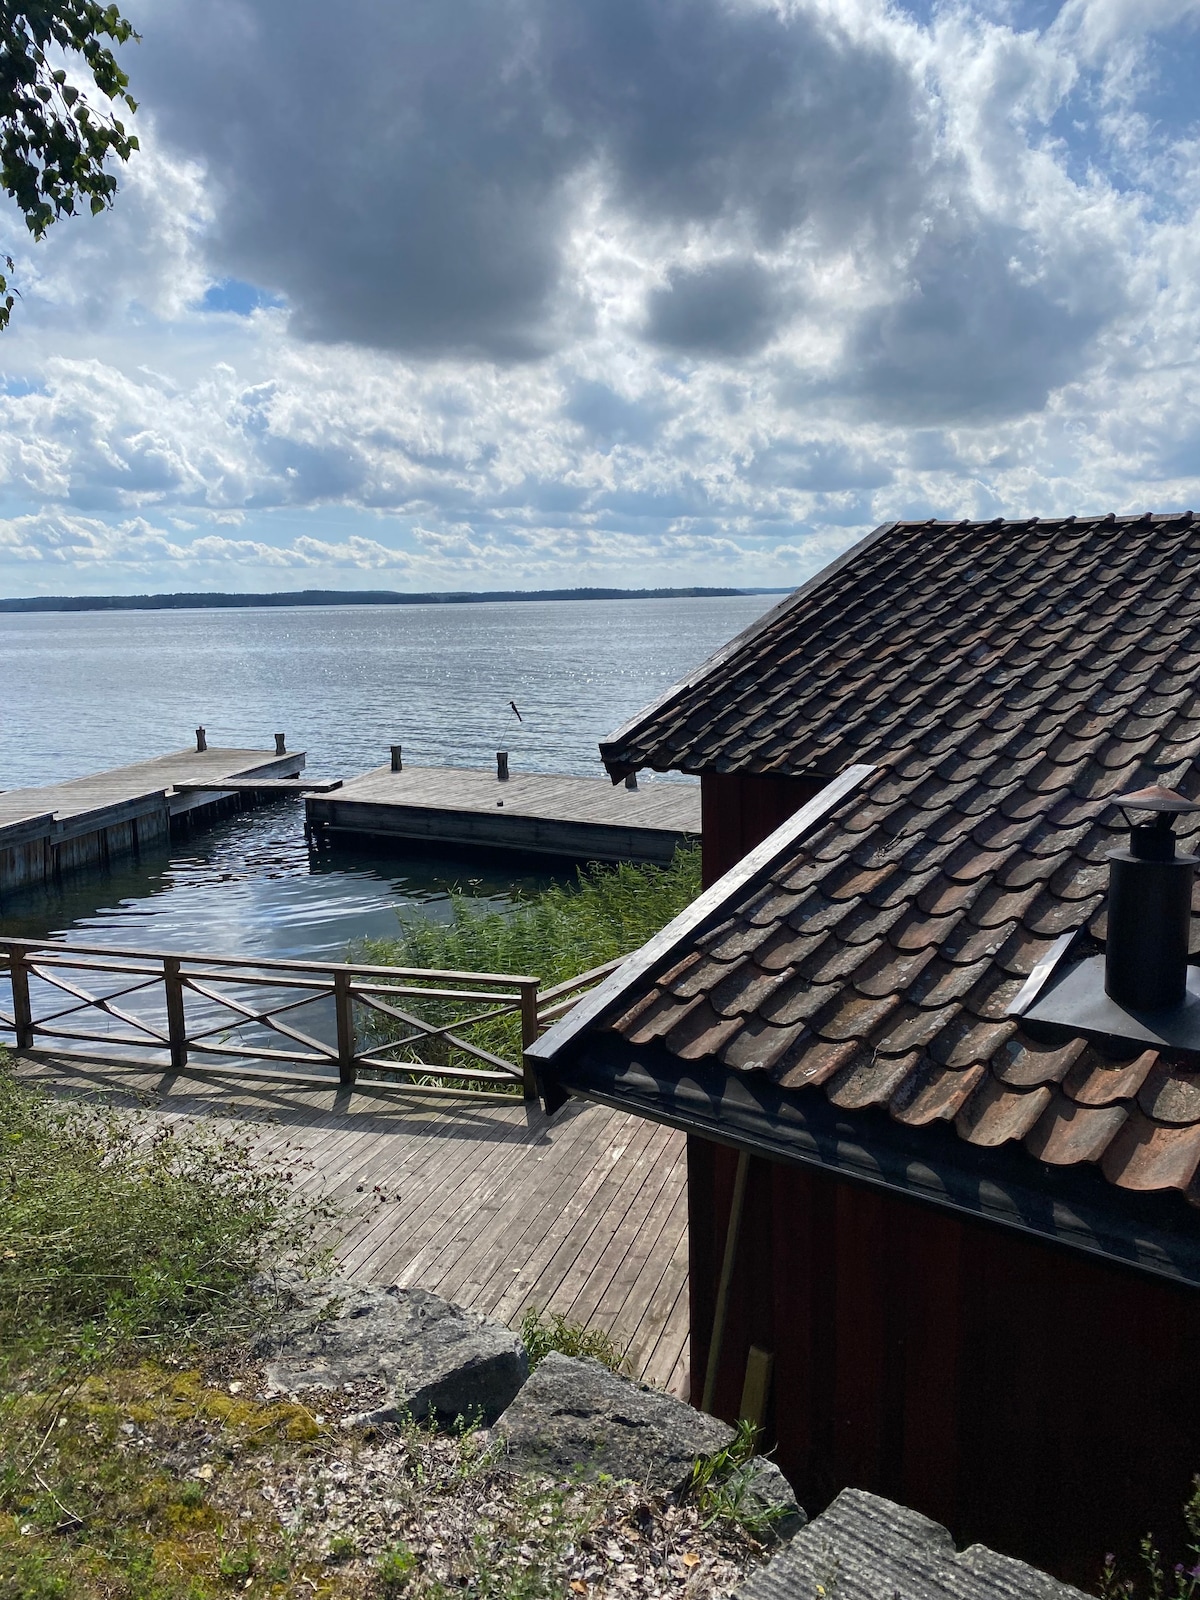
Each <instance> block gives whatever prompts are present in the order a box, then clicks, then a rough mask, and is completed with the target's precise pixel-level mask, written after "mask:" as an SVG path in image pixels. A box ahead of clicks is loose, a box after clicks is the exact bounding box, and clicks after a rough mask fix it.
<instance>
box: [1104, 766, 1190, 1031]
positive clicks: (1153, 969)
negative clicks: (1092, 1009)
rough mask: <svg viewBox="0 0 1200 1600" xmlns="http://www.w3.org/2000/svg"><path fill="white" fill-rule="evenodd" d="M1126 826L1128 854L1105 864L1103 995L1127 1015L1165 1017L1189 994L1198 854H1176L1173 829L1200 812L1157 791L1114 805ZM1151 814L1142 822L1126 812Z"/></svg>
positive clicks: (1168, 792) (1114, 856)
mask: <svg viewBox="0 0 1200 1600" xmlns="http://www.w3.org/2000/svg"><path fill="white" fill-rule="evenodd" d="M1116 803H1117V804H1118V805H1120V806H1121V807H1122V809H1123V810H1124V811H1125V813H1126V820H1127V821H1128V822H1129V823H1130V831H1129V848H1128V850H1114V851H1113V852H1112V854H1111V855H1110V856H1109V858H1108V935H1107V938H1106V941H1105V952H1104V988H1105V991H1106V993H1107V994H1108V995H1109V996H1110V998H1112V999H1113V1000H1115V1001H1116V1002H1117V1004H1118V1005H1120V1006H1124V1007H1125V1008H1126V1010H1128V1011H1164V1010H1167V1009H1168V1008H1170V1007H1171V1006H1178V1005H1182V1003H1183V999H1184V996H1185V995H1186V993H1187V967H1188V946H1189V944H1190V942H1191V932H1192V881H1193V878H1194V875H1195V870H1196V866H1197V864H1198V862H1197V858H1196V857H1195V856H1188V855H1179V854H1177V853H1176V849H1175V834H1174V832H1173V831H1172V823H1173V821H1174V819H1175V817H1176V816H1179V815H1180V814H1182V813H1184V812H1192V811H1197V810H1200V806H1197V805H1194V804H1193V803H1192V802H1191V801H1189V800H1185V799H1184V797H1183V796H1182V795H1179V794H1175V793H1174V792H1173V791H1172V790H1170V789H1163V788H1160V787H1158V786H1157V785H1156V786H1154V787H1152V788H1150V789H1142V790H1139V791H1138V792H1137V793H1136V794H1131V795H1124V796H1122V797H1121V798H1120V799H1119V800H1118V801H1117V802H1116ZM1131 812H1132V813H1138V814H1148V815H1149V817H1150V820H1149V821H1147V822H1137V821H1134V820H1133V818H1132V817H1131V816H1130V813H1131Z"/></svg>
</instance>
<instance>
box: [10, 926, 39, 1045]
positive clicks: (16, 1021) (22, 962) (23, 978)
mask: <svg viewBox="0 0 1200 1600" xmlns="http://www.w3.org/2000/svg"><path fill="white" fill-rule="evenodd" d="M8 973H9V977H10V979H11V980H12V1002H13V1026H14V1028H15V1030H16V1035H17V1049H18V1050H32V1049H33V1008H32V1007H31V1006H30V1004H29V961H28V959H27V957H26V955H25V952H24V950H14V949H12V947H11V946H10V947H9V952H8Z"/></svg>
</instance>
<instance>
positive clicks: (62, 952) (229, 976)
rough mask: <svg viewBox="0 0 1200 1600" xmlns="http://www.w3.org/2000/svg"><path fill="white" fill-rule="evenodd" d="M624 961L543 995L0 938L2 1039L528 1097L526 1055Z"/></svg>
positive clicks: (464, 978) (410, 974) (492, 979)
mask: <svg viewBox="0 0 1200 1600" xmlns="http://www.w3.org/2000/svg"><path fill="white" fill-rule="evenodd" d="M619 964H620V963H619V962H616V961H612V962H607V963H606V964H605V965H604V966H602V967H596V968H594V969H593V970H592V971H590V972H585V973H581V974H580V975H579V976H578V977H576V978H572V979H568V981H567V982H566V983H560V984H557V985H556V986H555V987H554V988H552V989H547V990H546V991H544V992H543V993H541V994H540V995H539V986H538V980H537V979H536V978H528V977H515V976H512V975H509V974H497V973H487V972H440V971H433V970H429V969H425V968H408V967H379V966H357V965H354V964H352V963H346V962H335V961H276V960H267V959H260V958H258V957H251V956H215V955H193V954H181V953H177V952H174V951H167V952H164V951H155V950H138V949H108V948H100V947H96V946H91V945H72V944H67V943H60V942H58V941H53V940H47V941H39V940H33V939H6V938H0V1043H4V1042H11V1043H13V1044H15V1045H16V1047H17V1048H18V1049H19V1050H36V1049H42V1050H52V1051H54V1052H55V1053H56V1054H60V1055H67V1054H69V1055H71V1056H73V1057H76V1058H83V1059H88V1060H97V1061H102V1062H107V1063H110V1064H111V1063H113V1062H114V1061H116V1060H123V1061H127V1062H128V1063H129V1064H130V1065H134V1066H145V1067H151V1068H153V1067H161V1068H163V1069H164V1070H176V1071H179V1070H182V1069H184V1068H187V1069H189V1070H196V1069H197V1058H201V1059H202V1060H204V1061H207V1062H208V1063H209V1064H210V1066H211V1065H213V1064H214V1063H215V1064H219V1066H220V1069H221V1070H222V1071H228V1070H230V1068H231V1067H236V1066H237V1064H238V1063H246V1064H247V1065H245V1066H242V1067H238V1070H239V1071H240V1072H242V1073H244V1074H248V1075H251V1076H256V1077H257V1076H263V1075H264V1074H263V1073H261V1072H258V1071H255V1070H253V1069H252V1067H251V1066H250V1065H248V1064H251V1063H258V1064H262V1065H264V1066H267V1067H268V1068H269V1075H270V1076H272V1077H279V1076H281V1075H282V1076H286V1077H288V1078H289V1079H291V1080H293V1081H296V1079H297V1076H298V1075H297V1073H294V1072H293V1073H286V1072H284V1069H285V1068H297V1069H309V1071H308V1072H307V1073H305V1074H303V1075H302V1076H299V1081H302V1082H309V1081H312V1082H318V1083H328V1082H330V1081H332V1079H333V1071H331V1070H330V1069H335V1070H336V1076H337V1080H338V1081H339V1082H340V1083H342V1084H353V1083H354V1082H355V1080H356V1079H357V1077H358V1075H359V1073H360V1072H362V1071H364V1070H366V1071H369V1072H371V1073H372V1075H374V1074H375V1073H383V1074H386V1075H387V1076H388V1077H394V1076H396V1075H399V1076H400V1078H401V1079H402V1080H408V1081H411V1080H413V1079H425V1080H428V1079H430V1078H434V1079H438V1080H447V1081H449V1082H450V1083H454V1082H460V1083H463V1084H466V1083H472V1084H477V1085H482V1086H484V1087H488V1088H495V1089H500V1088H504V1089H507V1088H509V1087H511V1086H513V1085H515V1084H520V1085H521V1086H522V1089H523V1091H524V1094H525V1096H526V1097H527V1098H529V1097H532V1095H533V1093H534V1084H533V1078H532V1074H531V1072H530V1070H529V1069H528V1067H527V1066H526V1063H525V1054H524V1053H525V1051H526V1050H527V1049H528V1047H529V1046H530V1045H531V1044H532V1043H533V1041H534V1040H535V1039H536V1038H537V1036H538V1034H539V1032H541V1031H542V1030H543V1029H544V1028H545V1027H547V1026H548V1025H549V1024H550V1023H551V1022H552V1021H554V1020H555V1019H556V1018H557V1017H559V1016H562V1015H563V1014H564V1013H565V1012H566V1011H569V1010H570V1008H571V1007H572V1006H573V1005H574V1004H576V1002H577V1001H578V1000H579V999H580V998H581V997H582V994H583V992H584V991H586V990H587V989H589V988H591V987H592V986H593V985H594V984H596V983H598V982H599V981H600V980H601V979H602V978H603V977H605V976H607V974H608V973H609V972H611V971H612V970H613V969H614V968H615V967H617V966H618V965H619ZM6 990H7V993H6V992H5V991H6ZM5 1000H7V1001H8V1004H7V1006H6V1005H5V1003H4V1002H5ZM305 1007H307V1008H309V1010H308V1014H307V1016H306V1017H305V1018H303V1019H301V1018H300V1017H299V1016H298V1013H300V1012H302V1011H303V1010H304V1008H305ZM505 1019H511V1020H510V1021H507V1022H506V1021H505ZM301 1020H303V1021H304V1023H305V1025H304V1026H303V1027H301V1026H297V1023H298V1022H299V1021H301ZM497 1023H499V1024H501V1026H500V1027H499V1028H498V1029H497V1027H496V1026H495V1025H496V1024H497ZM481 1033H482V1034H484V1035H485V1037H490V1038H491V1039H492V1042H493V1043H495V1039H496V1036H497V1035H499V1037H500V1038H501V1040H502V1043H503V1044H504V1045H505V1046H506V1047H507V1049H508V1053H507V1054H505V1053H503V1050H502V1049H494V1048H490V1047H489V1045H488V1044H485V1043H483V1042H481V1040H480V1038H479V1035H480V1034H481ZM518 1039H519V1044H518ZM80 1046H82V1047H84V1048H78V1047H80ZM89 1046H91V1047H96V1046H99V1047H100V1048H98V1049H97V1048H91V1049H89V1048H87V1047H89ZM427 1057H428V1058H430V1059H426V1058H427Z"/></svg>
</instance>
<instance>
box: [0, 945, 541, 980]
mask: <svg viewBox="0 0 1200 1600" xmlns="http://www.w3.org/2000/svg"><path fill="white" fill-rule="evenodd" d="M12 953H20V954H24V955H38V954H45V955H48V956H51V957H53V956H55V955H70V956H94V957H97V958H103V957H110V958H120V959H124V960H127V961H145V960H153V961H161V960H162V959H163V957H164V956H173V957H175V959H176V960H178V961H185V962H202V963H203V964H205V965H206V966H212V967H234V968H238V969H242V970H249V971H255V972H259V971H262V972H279V973H284V972H327V973H329V974H330V975H332V974H333V973H336V972H344V973H349V974H351V975H352V976H357V977H364V978H374V977H381V978H411V979H414V980H415V979H425V980H430V979H435V980H437V981H439V982H443V983H473V984H486V985H494V986H496V987H499V988H505V989H511V988H513V987H514V986H520V985H523V984H536V983H537V981H538V980H537V979H536V978H532V977H526V976H525V975H523V974H516V973H511V972H506V973H498V972H452V971H449V970H444V969H441V968H436V967H379V966H372V965H370V964H368V963H360V962H355V961H283V960H279V959H277V958H275V957H268V956H222V955H210V954H208V953H207V952H197V951H194V950H147V949H144V948H132V947H131V948H123V947H122V948H118V947H115V946H111V945H93V944H69V943H67V942H66V941H65V940H60V939H13V938H8V937H0V958H3V957H5V956H7V955H10V954H12Z"/></svg>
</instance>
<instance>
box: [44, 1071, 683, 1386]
mask: <svg viewBox="0 0 1200 1600" xmlns="http://www.w3.org/2000/svg"><path fill="white" fill-rule="evenodd" d="M16 1070H17V1071H18V1073H19V1074H20V1075H22V1076H25V1077H29V1078H31V1079H33V1080H35V1081H38V1082H40V1083H42V1084H43V1085H44V1086H45V1087H46V1088H48V1089H50V1090H51V1091H53V1092H57V1093H63V1094H70V1093H76V1094H78V1093H83V1094H86V1095H88V1096H91V1097H96V1098H103V1099H107V1100H110V1101H112V1102H113V1103H115V1104H117V1105H128V1106H130V1107H136V1106H137V1105H138V1103H139V1100H140V1101H141V1102H142V1103H143V1105H144V1109H145V1110H146V1112H147V1114H149V1115H151V1116H163V1117H169V1118H171V1119H179V1120H191V1119H199V1118H213V1119H220V1121H221V1122H222V1123H223V1124H225V1125H231V1124H232V1125H234V1126H238V1127H240V1128H241V1129H242V1130H244V1131H245V1132H246V1133H247V1134H248V1135H249V1136H250V1137H252V1139H253V1141H254V1144H255V1148H256V1149H258V1150H260V1151H261V1152H262V1153H263V1154H264V1155H265V1156H270V1157H272V1158H273V1159H275V1160H276V1161H284V1162H286V1163H287V1164H288V1165H291V1164H292V1163H293V1162H294V1163H295V1170H296V1171H297V1188H298V1191H299V1192H300V1194H301V1195H302V1196H311V1197H313V1198H314V1199H315V1198H316V1197H317V1196H319V1195H323V1196H326V1197H330V1198H333V1199H334V1200H337V1201H339V1202H340V1205H341V1215H340V1217H339V1219H338V1222H337V1225H336V1232H335V1237H334V1239H333V1240H332V1241H331V1242H333V1243H334V1244H335V1247H336V1255H337V1258H338V1260H339V1261H340V1262H342V1263H343V1264H344V1267H345V1270H346V1271H347V1272H348V1274H349V1275H350V1276H351V1277H353V1278H354V1279H355V1280H356V1281H359V1282H373V1283H402V1284H406V1285H408V1284H412V1285H417V1286H419V1287H421V1288H426V1289H430V1290H432V1291H434V1292H437V1293H442V1294H445V1295H447V1296H448V1297H449V1298H452V1299H457V1300H458V1301H459V1302H460V1303H462V1304H466V1305H468V1306H471V1307H472V1308H474V1309H476V1310H478V1311H479V1312H481V1313H482V1314H484V1315H487V1316H493V1317H497V1318H498V1319H499V1320H501V1321H505V1322H507V1323H509V1324H510V1325H516V1324H517V1323H519V1322H520V1319H521V1315H522V1313H523V1311H524V1310H525V1308H526V1307H527V1306H530V1305H536V1306H538V1307H539V1308H545V1309H547V1310H549V1311H562V1312H563V1313H564V1315H568V1317H569V1319H570V1320H576V1319H575V1318H573V1317H571V1308H572V1307H575V1308H576V1309H577V1311H578V1313H579V1316H578V1320H582V1321H583V1322H584V1323H585V1325H586V1326H589V1327H596V1328H599V1329H602V1331H604V1332H606V1333H607V1334H608V1335H609V1336H610V1337H611V1338H612V1339H613V1340H614V1341H615V1342H616V1344H617V1346H618V1348H619V1349H621V1350H622V1351H625V1352H627V1353H628V1356H629V1360H630V1362H631V1365H632V1368H633V1370H634V1371H635V1372H636V1374H637V1375H638V1376H645V1377H646V1379H647V1381H651V1382H654V1383H656V1384H657V1385H658V1386H660V1387H666V1386H668V1385H673V1386H674V1389H673V1392H679V1386H680V1385H681V1384H682V1385H686V1376H687V1374H686V1353H687V1332H688V1329H687V1314H688V1300H687V1229H686V1222H687V1211H686V1197H685V1193H684V1172H685V1161H684V1140H683V1136H682V1135H681V1134H679V1133H676V1132H674V1131H673V1130H669V1129H665V1128H661V1127H659V1126H657V1125H656V1124H652V1123H647V1122H644V1121H641V1120H639V1119H637V1118H633V1117H629V1116H626V1115H625V1114H624V1113H623V1112H618V1111H614V1110H611V1109H609V1108H607V1107H602V1106H595V1105H582V1104H580V1103H578V1102H572V1103H571V1104H570V1105H569V1106H568V1107H565V1108H564V1110H563V1112H561V1113H559V1115H558V1116H556V1117H554V1118H552V1119H549V1120H548V1119H546V1118H545V1117H544V1116H543V1115H542V1113H541V1112H540V1110H538V1109H536V1108H526V1106H525V1105H524V1104H523V1103H522V1102H521V1101H519V1100H516V1099H514V1100H513V1101H511V1102H498V1101H488V1102H487V1103H486V1104H480V1103H479V1102H480V1097H473V1096H472V1095H471V1094H470V1093H469V1092H466V1093H463V1094H461V1095H454V1096H447V1097H446V1098H445V1100H442V1099H440V1098H439V1099H438V1100H437V1101H433V1100H426V1099H421V1100H418V1099H417V1097H416V1096H414V1095H411V1094H408V1095H406V1094H404V1093H403V1091H397V1092H396V1093H394V1094H391V1095H389V1096H387V1098H386V1099H385V1098H384V1097H383V1096H380V1095H373V1094H370V1093H358V1092H355V1093H354V1094H352V1095H351V1094H347V1093H345V1092H344V1091H337V1090H333V1089H316V1088H307V1087H305V1088H301V1087H299V1086H287V1085H280V1086H278V1087H276V1086H274V1085H271V1084H263V1083H262V1082H261V1081H260V1080H256V1081H255V1082H254V1083H253V1084H252V1085H251V1084H249V1083H246V1084H241V1085H232V1084H229V1083H222V1084H214V1083H212V1082H211V1080H189V1081H185V1080H184V1079H182V1078H173V1079H172V1078H168V1077H165V1076H164V1075H163V1074H162V1073H161V1072H158V1071H152V1072H136V1071H132V1070H130V1069H128V1068H125V1069H122V1068H120V1067H117V1066H114V1067H112V1068H110V1067H107V1066H90V1067H87V1068H83V1067H81V1066H80V1065H79V1064H76V1063H67V1062H53V1061H48V1060H44V1059H35V1058H30V1057H21V1058H19V1059H18V1061H17V1064H16ZM614 1153H616V1155H615V1159H614ZM360 1186H361V1190H360ZM376 1186H378V1190H380V1191H382V1194H383V1196H384V1198H383V1199H381V1198H380V1195H379V1193H378V1192H377V1189H376Z"/></svg>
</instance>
